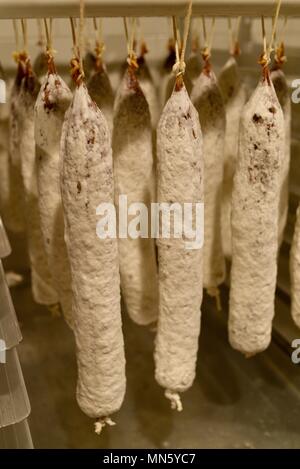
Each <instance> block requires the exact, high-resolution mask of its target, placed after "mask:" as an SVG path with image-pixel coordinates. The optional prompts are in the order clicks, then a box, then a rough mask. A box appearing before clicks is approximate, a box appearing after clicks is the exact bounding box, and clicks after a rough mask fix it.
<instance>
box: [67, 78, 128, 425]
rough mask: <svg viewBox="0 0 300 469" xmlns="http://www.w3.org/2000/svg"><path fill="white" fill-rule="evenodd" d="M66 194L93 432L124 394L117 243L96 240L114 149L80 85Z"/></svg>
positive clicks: (83, 400) (70, 125) (110, 192)
mask: <svg viewBox="0 0 300 469" xmlns="http://www.w3.org/2000/svg"><path fill="white" fill-rule="evenodd" d="M60 151H61V160H62V167H61V190H62V202H63V209H64V219H65V241H66V245H67V249H68V254H69V260H70V266H71V274H72V292H73V315H74V333H75V339H76V348H77V364H78V383H77V401H78V404H79V406H80V407H81V409H82V410H83V412H85V413H86V414H87V415H88V416H89V417H91V418H97V419H99V421H98V422H97V424H96V431H97V432H100V430H101V428H102V426H103V425H104V424H105V423H108V424H109V423H111V421H110V420H109V419H108V416H109V415H111V414H112V413H114V412H116V411H117V410H118V409H119V408H120V406H121V404H122V401H123V398H124V393H125V357H124V344H123V335H122V322H121V312H120V279H119V265H118V246H117V240H116V239H113V238H110V237H108V238H106V239H99V238H98V237H97V234H96V226H97V216H96V209H97V207H98V206H99V204H101V203H109V204H113V198H114V186H113V170H112V150H111V139H110V132H109V128H108V125H107V122H106V120H105V118H104V116H103V114H102V113H101V111H100V110H99V109H98V107H97V106H96V104H95V103H94V102H93V101H92V99H91V98H90V96H89V94H88V91H87V88H86V86H85V84H84V83H79V84H77V85H76V88H75V92H74V96H73V100H72V103H71V106H70V108H69V110H68V111H67V113H66V116H65V120H64V124H63V131H62V140H61V150H60Z"/></svg>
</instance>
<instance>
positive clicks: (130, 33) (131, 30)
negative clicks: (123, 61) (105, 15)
mask: <svg viewBox="0 0 300 469" xmlns="http://www.w3.org/2000/svg"><path fill="white" fill-rule="evenodd" d="M123 22H124V31H125V37H126V43H127V63H128V65H129V66H130V67H131V68H133V69H137V68H138V63H137V56H136V52H135V33H136V18H131V20H130V27H128V24H127V19H126V18H123Z"/></svg>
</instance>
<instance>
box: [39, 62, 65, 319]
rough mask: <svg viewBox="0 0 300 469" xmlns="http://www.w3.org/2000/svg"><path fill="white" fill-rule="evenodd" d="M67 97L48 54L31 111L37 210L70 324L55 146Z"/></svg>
mask: <svg viewBox="0 0 300 469" xmlns="http://www.w3.org/2000/svg"><path fill="white" fill-rule="evenodd" d="M71 98H72V93H71V91H70V90H69V88H68V87H67V85H66V84H65V82H64V81H63V80H62V78H61V77H60V76H59V75H58V74H57V73H56V70H55V67H54V63H53V59H52V58H51V57H49V70H48V73H47V75H46V77H45V79H44V82H43V83H42V86H41V89H40V92H39V94H38V97H37V101H36V104H35V113H34V118H35V123H34V124H35V125H34V130H35V142H36V161H37V182H38V192H39V211H40V217H41V229H42V234H43V240H44V245H45V249H46V253H47V258H48V264H49V269H50V272H51V275H52V278H53V284H54V287H55V290H56V292H57V294H58V298H59V301H60V304H61V307H62V310H63V313H64V316H65V318H66V321H67V323H68V324H69V325H70V326H72V291H71V272H70V266H69V259H68V255H67V249H66V245H65V241H64V219H63V210H62V202H61V193H60V159H59V147H60V138H61V130H62V124H63V120H64V115H65V112H66V110H67V108H68V106H69V104H70V102H71Z"/></svg>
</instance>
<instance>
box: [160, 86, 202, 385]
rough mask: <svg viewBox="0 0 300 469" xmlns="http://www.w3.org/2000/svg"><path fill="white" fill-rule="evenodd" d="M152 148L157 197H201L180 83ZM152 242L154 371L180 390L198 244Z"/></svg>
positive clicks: (187, 364)
mask: <svg viewBox="0 0 300 469" xmlns="http://www.w3.org/2000/svg"><path fill="white" fill-rule="evenodd" d="M157 152H158V153H157V155H158V168H157V175H158V176H157V177H158V202H159V203H161V202H167V203H176V202H178V203H180V204H184V203H185V202H186V203H198V202H200V203H201V202H203V156H202V134H201V129H200V125H199V118H198V114H197V111H196V110H195V108H194V106H193V105H192V103H191V101H190V98H189V96H188V93H187V91H186V88H185V87H184V86H183V87H182V88H181V89H180V91H176V90H174V91H173V93H172V95H171V97H170V99H169V100H168V102H167V104H166V106H165V108H164V110H163V113H162V116H161V118H160V121H159V125H158V130H157ZM193 222H195V213H194V212H193ZM157 245H158V260H159V319H158V328H157V337H156V345H155V376H156V380H157V381H158V383H159V384H160V385H161V386H163V387H164V388H165V389H167V390H170V391H172V392H182V391H185V390H186V389H188V388H189V387H190V386H191V385H192V382H193V380H194V377H195V368H196V359H197V350H198V336H199V332H200V317H201V311H200V306H201V302H202V279H203V273H202V270H203V264H202V248H200V249H187V247H186V244H185V240H184V237H181V238H179V239H177V238H170V239H167V238H166V239H163V238H159V239H158V240H157Z"/></svg>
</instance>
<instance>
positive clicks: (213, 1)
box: [0, 0, 300, 19]
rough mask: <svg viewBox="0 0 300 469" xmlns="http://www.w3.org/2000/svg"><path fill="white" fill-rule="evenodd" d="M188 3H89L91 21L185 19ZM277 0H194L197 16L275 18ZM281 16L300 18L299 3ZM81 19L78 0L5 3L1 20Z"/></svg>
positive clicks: (287, 3) (291, 1)
mask: <svg viewBox="0 0 300 469" xmlns="http://www.w3.org/2000/svg"><path fill="white" fill-rule="evenodd" d="M187 4H188V1H187V0H151V1H148V0H131V1H126V0H102V1H101V0H86V1H85V12H86V16H90V17H94V16H95V17H122V16H141V17H142V16H172V15H178V16H184V14H185V12H186V8H187ZM274 11H275V1H274V0H262V1H259V0H243V1H241V0H231V1H228V0H194V2H193V15H194V16H201V15H205V16H239V15H242V16H256V17H259V16H261V15H264V16H273V15H274ZM280 14H281V15H285V16H300V0H284V1H283V3H282V6H281V13H280ZM78 15H79V0H51V1H50V0H28V1H26V2H25V1H24V0H2V1H1V4H0V18H7V19H8V18H39V17H40V18H43V17H55V18H64V17H69V16H78Z"/></svg>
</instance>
